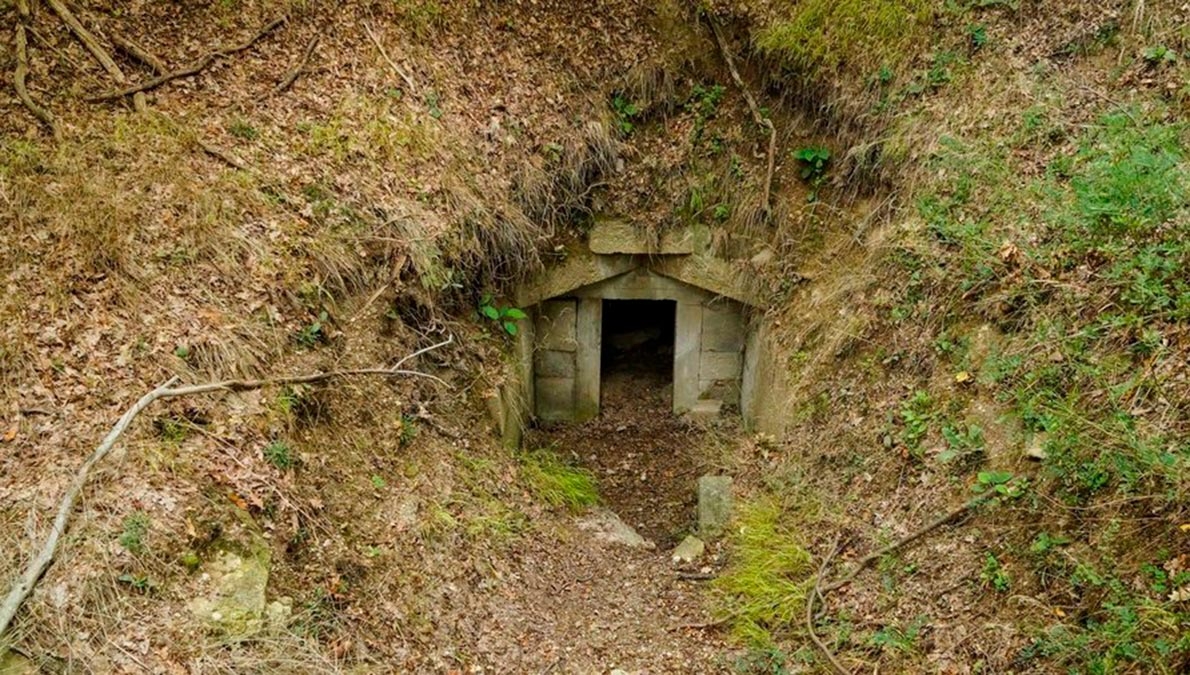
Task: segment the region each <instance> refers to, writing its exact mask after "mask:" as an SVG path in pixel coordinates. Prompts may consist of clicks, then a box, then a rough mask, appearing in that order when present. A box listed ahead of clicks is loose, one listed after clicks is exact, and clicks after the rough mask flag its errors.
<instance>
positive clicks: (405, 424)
mask: <svg viewBox="0 0 1190 675" xmlns="http://www.w3.org/2000/svg"><path fill="white" fill-rule="evenodd" d="M415 438H417V418H416V417H415V416H413V415H409V414H403V415H401V432H400V433H399V434H397V442H398V443H399V444H400V445H401V447H402V448H403V447H405V446H407V445H409V444H410V443H412V442H413V439H415Z"/></svg>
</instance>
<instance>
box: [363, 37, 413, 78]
mask: <svg viewBox="0 0 1190 675" xmlns="http://www.w3.org/2000/svg"><path fill="white" fill-rule="evenodd" d="M364 32H365V33H367V34H368V38H369V39H370V40H372V44H374V45H376V51H378V52H380V56H381V57H383V58H384V60H385V62H387V63H388V65H389V67H390V68H392V69H393V72H395V73H396V74H397V75H400V76H401V79H402V80H405V85H406V86H408V87H409V93H410V94H411V95H414V96H416V95H417V85H416V84H414V82H413V78H412V77H410V76H409V73H406V72H405V69H403V68H401V66H398V65H397V62H396V61H393V60H392V59H391V58H389V56H388V52H386V51H385V50H384V45H381V44H380V40H378V39H377V38H376V34H375V33H373V32H372V27H371V26H369V25H368V23H367V22H366V21H365V22H364Z"/></svg>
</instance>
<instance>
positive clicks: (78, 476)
mask: <svg viewBox="0 0 1190 675" xmlns="http://www.w3.org/2000/svg"><path fill="white" fill-rule="evenodd" d="M453 340H454V338H453V337H450V338H447V339H446V340H445V341H443V342H439V343H437V344H434V345H431V346H429V347H426V348H424V349H419V350H417V351H416V352H414V353H412V354H410V355H408V356H406V357H404V358H402V359H401V360H400V361H398V362H397V363H396V365H394V366H393V367H392V368H363V369H358V370H338V371H333V372H328V373H316V374H313V375H294V376H287V377H277V378H270V379H263V380H225V381H223V382H211V383H206V384H197V385H191V386H186V387H175V386H174V385H175V384H176V383H177V381H178V378H177V377H171V378H170V379H169V380H167V381H166V382H165V383H164V384H162V385H161V386H159V387H157V388H156V389H154V390H152V391H150V392H149V393H147V394H145V395H144V396H142V397H141V398H140V400H138V401H137V402H136V403H135V404H134V405H133V406H132V407H131V408H129V409H128V410H127V411H126V412H125V413H124V414H123V415H122V416H121V417H120V419H119V421H117V422H116V424H115V426H113V427H112V429H111V431H109V432H108V434H107V436H105V437H104V439H103V442H101V443H100V444H99V447H97V448H95V451H94V452H92V453H91V456H90V457H88V458H87V460H86V461H85V462H83V464H82V466H80V467H79V469H78V471H77V472H76V473H75V475H74V480H72V481H71V483H70V487H69V488H68V489H67V490H66V494H65V495H64V496H63V498H62V501H61V502H60V503H59V505H58V513H57V515H56V516H55V518H54V523H53V526H52V527H51V528H50V532H49V535H48V536H47V537H46V540H45V542H44V543H43V544H42V546H41V549H40V551H39V552H38V554H37V555H36V556H35V557H34V558H33V560H31V561H30V562H29V564H28V565H27V566H26V567H25V571H24V572H23V573H22V574H21V576H20V578H19V579H18V580H17V582H16V583H15V584H14V585H13V587H12V588H11V589H10V590H9V592H8V595H7V596H5V598H4V602H3V603H0V637H3V636H4V634H5V632H7V631H8V627H9V625H10V624H11V623H12V620H13V617H15V616H16V613H17V611H18V610H19V609H20V607H21V605H22V604H24V602H25V600H26V599H28V597H29V595H30V594H31V593H32V592H33V588H34V587H35V586H36V585H37V582H38V581H40V580H41V577H42V575H44V574H45V571H46V570H47V569H49V566H50V564H51V563H52V562H53V560H54V556H55V554H56V553H57V550H58V543H59V542H60V541H61V539H62V535H63V534H65V532H66V525H67V523H68V521H69V520H70V515H71V513H72V512H73V511H74V505H75V502H76V501H78V497H79V493H81V492H82V489H83V486H84V485H85V484H86V482H87V478H88V476H89V475H90V473H91V469H92V468H93V467H94V466H95V465H96V464H97V463H98V462H99V461H100V460H102V459H103V458H104V457H106V456H107V455H108V453H109V452H111V449H112V447H113V446H114V445H115V444H116V441H117V440H118V439H119V438H120V436H121V435H122V434H123V433H124V432H125V431H126V430H127V429H128V427H129V426H130V425H131V424H132V422H133V420H135V419H136V418H137V416H138V415H140V414H141V413H142V412H143V411H144V410H145V409H146V408H148V407H149V406H150V405H151V404H152V403H153V402H154V401H157V400H158V399H163V398H177V397H180V396H193V395H196V394H204V393H209V392H214V391H231V392H236V391H247V390H251V389H260V388H263V387H268V386H276V385H285V384H313V383H316V382H325V381H328V380H335V379H340V378H344V377H353V376H357V375H382V376H386V377H393V376H398V375H404V376H413V377H425V378H429V379H431V380H434V381H435V382H439V383H441V384H444V385H446V383H445V382H443V381H442V380H441V379H439V378H437V377H435V376H433V375H429V374H427V373H422V372H418V371H415V370H403V369H401V366H402V365H404V364H405V363H406V362H408V361H409V360H410V359H412V358H414V357H415V356H418V355H420V354H424V353H426V352H429V351H431V350H434V349H437V348H439V347H443V346H446V345H448V344H450V343H451V342H453ZM447 386H449V385H447Z"/></svg>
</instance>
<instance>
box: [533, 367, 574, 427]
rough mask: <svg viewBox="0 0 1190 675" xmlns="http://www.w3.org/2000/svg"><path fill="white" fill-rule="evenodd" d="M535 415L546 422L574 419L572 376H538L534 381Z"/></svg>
mask: <svg viewBox="0 0 1190 675" xmlns="http://www.w3.org/2000/svg"><path fill="white" fill-rule="evenodd" d="M536 385H537V386H536V387H535V389H536V393H537V401H536V404H537V405H536V409H537V416H538V417H539V418H541V419H543V420H545V421H547V422H569V421H571V420H573V419H574V378H573V377H539V378H537V382H536Z"/></svg>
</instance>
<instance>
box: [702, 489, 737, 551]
mask: <svg viewBox="0 0 1190 675" xmlns="http://www.w3.org/2000/svg"><path fill="white" fill-rule="evenodd" d="M731 503H732V495H731V477H730V476H710V475H708V476H702V477H701V478H699V479H698V533H699V534H700V535H702V536H703V537H704V538H706V537H715V536H718V535H720V534H722V533H723V531H724V530H726V529H727V525H728V523H729V522H730V521H731V505H732V504H731Z"/></svg>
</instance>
